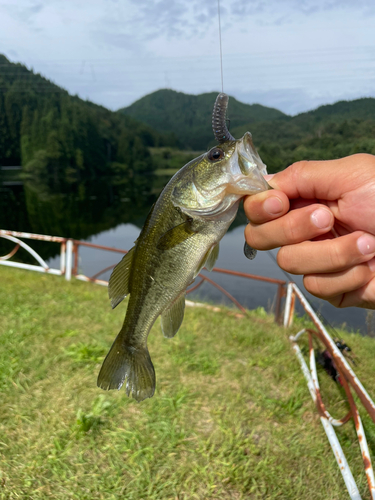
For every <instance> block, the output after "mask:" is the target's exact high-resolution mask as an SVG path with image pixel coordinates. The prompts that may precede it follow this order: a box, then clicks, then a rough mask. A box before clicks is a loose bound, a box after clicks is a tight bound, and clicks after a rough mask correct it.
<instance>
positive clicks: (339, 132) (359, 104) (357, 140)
mask: <svg viewBox="0 0 375 500" xmlns="http://www.w3.org/2000/svg"><path fill="white" fill-rule="evenodd" d="M246 130H250V131H251V132H252V134H253V137H254V143H255V144H256V146H257V148H258V150H259V153H260V155H261V157H262V158H263V160H264V162H265V163H266V164H267V165H268V170H269V171H270V172H277V171H279V170H282V169H283V168H285V167H287V166H288V165H290V164H291V163H294V162H296V161H300V160H329V159H334V158H342V157H343V156H348V155H351V154H355V153H359V152H362V153H370V154H375V99H372V98H364V99H356V100H354V101H340V102H337V103H335V104H332V105H327V106H321V107H320V108H317V109H316V110H313V111H309V112H307V113H301V114H300V115H297V116H294V117H290V118H289V119H287V120H283V121H280V120H279V121H277V120H274V121H273V122H272V123H269V122H268V123H266V122H263V123H257V124H256V126H254V127H253V126H252V124H251V123H250V122H249V123H247V124H245V125H242V126H239V127H235V128H233V129H232V134H233V135H234V136H235V137H241V136H242V135H243V134H244V133H245V132H246Z"/></svg>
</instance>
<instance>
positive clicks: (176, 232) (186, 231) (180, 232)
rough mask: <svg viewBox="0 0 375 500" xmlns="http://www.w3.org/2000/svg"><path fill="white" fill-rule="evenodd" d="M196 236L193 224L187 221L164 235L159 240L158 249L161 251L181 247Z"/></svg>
mask: <svg viewBox="0 0 375 500" xmlns="http://www.w3.org/2000/svg"><path fill="white" fill-rule="evenodd" d="M194 234H196V231H193V230H192V229H191V223H190V221H189V220H187V221H185V222H183V223H182V224H179V225H178V226H175V227H173V228H172V229H170V230H169V231H167V232H166V233H164V234H163V235H162V236H161V237H160V238H159V241H158V242H157V244H156V247H157V248H158V249H159V250H169V249H170V248H174V247H176V246H177V245H180V244H181V243H183V242H184V241H185V240H187V239H188V238H190V237H191V236H193V235H194Z"/></svg>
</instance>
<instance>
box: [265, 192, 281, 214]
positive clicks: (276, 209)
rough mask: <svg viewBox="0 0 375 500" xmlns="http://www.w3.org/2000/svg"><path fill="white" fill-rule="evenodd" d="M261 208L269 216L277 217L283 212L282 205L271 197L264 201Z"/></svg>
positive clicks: (274, 197) (278, 199)
mask: <svg viewBox="0 0 375 500" xmlns="http://www.w3.org/2000/svg"><path fill="white" fill-rule="evenodd" d="M263 208H264V210H265V211H266V212H267V213H269V214H271V215H277V214H280V213H281V212H282V211H283V203H282V201H281V200H280V198H277V197H276V196H272V197H271V198H267V199H266V201H265V202H264V204H263Z"/></svg>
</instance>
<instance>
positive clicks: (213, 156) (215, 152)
mask: <svg viewBox="0 0 375 500" xmlns="http://www.w3.org/2000/svg"><path fill="white" fill-rule="evenodd" d="M224 156H225V154H224V151H223V150H222V149H220V148H212V149H211V151H209V152H208V155H207V158H208V159H209V160H210V161H219V160H221V159H222V158H224Z"/></svg>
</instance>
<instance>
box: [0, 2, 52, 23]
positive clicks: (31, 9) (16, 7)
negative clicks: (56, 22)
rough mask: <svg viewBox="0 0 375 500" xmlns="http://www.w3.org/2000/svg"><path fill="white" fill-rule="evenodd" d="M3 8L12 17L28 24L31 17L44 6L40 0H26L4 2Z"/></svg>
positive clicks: (31, 19)
mask: <svg viewBox="0 0 375 500" xmlns="http://www.w3.org/2000/svg"><path fill="white" fill-rule="evenodd" d="M2 7H3V9H4V10H5V11H6V12H7V13H8V14H9V15H10V16H11V17H13V18H14V19H16V20H18V21H21V22H24V23H27V24H30V23H31V22H32V21H33V18H35V16H36V15H37V14H39V12H41V11H42V10H43V8H44V5H43V3H42V2H35V1H29V0H26V1H24V2H22V1H21V2H17V3H16V2H14V3H5V4H3V5H2Z"/></svg>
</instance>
